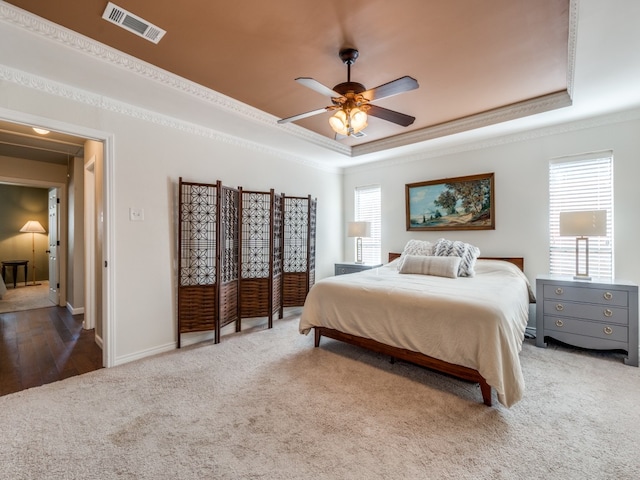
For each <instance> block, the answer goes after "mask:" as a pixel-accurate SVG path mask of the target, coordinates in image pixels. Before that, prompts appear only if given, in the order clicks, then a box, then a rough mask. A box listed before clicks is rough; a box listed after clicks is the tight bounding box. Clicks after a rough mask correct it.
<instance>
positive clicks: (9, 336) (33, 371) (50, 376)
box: [0, 307, 102, 395]
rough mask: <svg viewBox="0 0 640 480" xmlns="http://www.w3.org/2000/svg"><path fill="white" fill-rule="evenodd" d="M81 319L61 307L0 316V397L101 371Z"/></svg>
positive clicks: (91, 333)
mask: <svg viewBox="0 0 640 480" xmlns="http://www.w3.org/2000/svg"><path fill="white" fill-rule="evenodd" d="M83 317H84V316H83V315H75V316H74V315H71V313H69V311H68V310H67V309H66V308H63V307H49V308H39V309H36V310H26V311H23V312H11V313H0V395H7V394H9V393H13V392H18V391H20V390H24V389H27V388H31V387H36V386H38V385H43V384H45V383H51V382H56V381H58V380H62V379H64V378H68V377H73V376H74V375H81V374H83V373H87V372H91V371H93V370H97V369H99V368H102V350H101V349H100V347H99V346H98V345H97V344H96V343H95V340H94V331H93V330H83V329H82V322H83V320H84V318H83Z"/></svg>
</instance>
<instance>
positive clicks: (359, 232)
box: [347, 222, 371, 263]
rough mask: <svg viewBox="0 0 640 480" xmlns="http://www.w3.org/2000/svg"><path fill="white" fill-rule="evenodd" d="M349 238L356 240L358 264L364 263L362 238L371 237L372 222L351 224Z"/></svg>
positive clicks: (348, 231)
mask: <svg viewBox="0 0 640 480" xmlns="http://www.w3.org/2000/svg"><path fill="white" fill-rule="evenodd" d="M347 236H348V237H355V238H356V263H364V262H363V261H362V237H370V236H371V222H349V223H348V224H347Z"/></svg>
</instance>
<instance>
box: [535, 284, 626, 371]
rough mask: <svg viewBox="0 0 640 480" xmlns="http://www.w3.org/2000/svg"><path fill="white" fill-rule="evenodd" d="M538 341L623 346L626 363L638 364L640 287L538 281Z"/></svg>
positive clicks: (600, 347) (605, 347) (599, 347)
mask: <svg viewBox="0 0 640 480" xmlns="http://www.w3.org/2000/svg"><path fill="white" fill-rule="evenodd" d="M536 296H537V298H538V302H537V308H536V345H537V346H538V347H546V346H547V344H546V343H545V337H551V338H555V339H556V340H560V341H561V342H564V343H568V344H570V345H575V346H577V347H583V348H592V349H596V350H616V349H619V350H624V351H626V352H627V353H628V357H627V358H626V359H625V363H626V364H627V365H633V366H634V367H637V366H638V286H637V285H635V284H633V283H630V282H619V281H616V280H612V281H610V282H609V281H606V280H602V279H594V281H591V282H589V281H579V280H572V279H571V277H562V276H554V275H551V276H544V275H543V276H539V277H538V278H537V280H536Z"/></svg>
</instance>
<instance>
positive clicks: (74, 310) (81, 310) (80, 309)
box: [67, 302, 84, 315]
mask: <svg viewBox="0 0 640 480" xmlns="http://www.w3.org/2000/svg"><path fill="white" fill-rule="evenodd" d="M67 310H69V312H71V315H81V314H83V313H84V307H78V308H74V307H73V305H71V304H70V303H69V302H67Z"/></svg>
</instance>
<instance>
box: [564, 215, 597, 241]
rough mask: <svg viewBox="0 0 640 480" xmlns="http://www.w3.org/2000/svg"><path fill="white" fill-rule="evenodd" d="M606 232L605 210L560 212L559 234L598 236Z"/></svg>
mask: <svg viewBox="0 0 640 480" xmlns="http://www.w3.org/2000/svg"><path fill="white" fill-rule="evenodd" d="M606 234H607V211H606V210H590V211H583V212H560V235H561V236H568V237H600V236H604V235H606Z"/></svg>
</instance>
